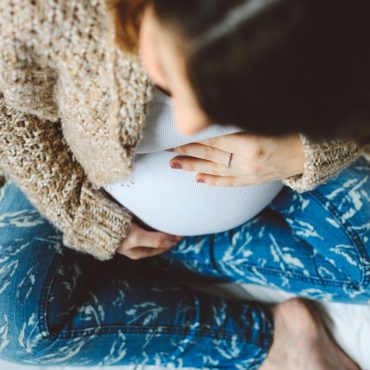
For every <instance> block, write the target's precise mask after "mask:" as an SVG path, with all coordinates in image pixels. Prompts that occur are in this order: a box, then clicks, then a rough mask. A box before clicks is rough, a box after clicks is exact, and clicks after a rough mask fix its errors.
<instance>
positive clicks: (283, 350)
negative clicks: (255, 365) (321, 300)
mask: <svg viewBox="0 0 370 370" xmlns="http://www.w3.org/2000/svg"><path fill="white" fill-rule="evenodd" d="M272 310H273V315H274V322H275V331H274V340H273V343H272V346H271V348H270V351H269V353H268V356H267V358H266V360H265V362H264V363H263V364H262V366H261V367H260V370H359V367H358V366H357V365H356V364H355V363H354V362H353V361H352V360H351V359H350V358H349V357H348V356H347V355H346V354H345V353H344V352H343V351H342V350H341V349H340V348H339V346H338V345H337V344H336V343H335V341H334V340H333V339H332V338H331V336H330V335H329V334H328V332H327V331H326V328H325V327H324V325H323V324H322V322H321V320H320V318H319V317H317V314H316V313H314V310H312V309H310V308H309V307H308V303H306V302H305V301H304V300H301V299H298V298H293V299H290V300H288V301H285V302H283V303H280V304H278V305H276V306H275V307H273V309H272Z"/></svg>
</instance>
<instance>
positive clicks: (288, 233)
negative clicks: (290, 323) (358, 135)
mask: <svg viewBox="0 0 370 370" xmlns="http://www.w3.org/2000/svg"><path fill="white" fill-rule="evenodd" d="M369 200H370V163H369V162H368V161H367V160H365V159H364V158H360V159H359V160H357V161H356V162H355V163H353V164H352V165H351V166H350V167H349V168H347V169H346V170H344V171H343V172H342V173H341V174H340V175H339V176H338V177H337V178H335V179H332V180H331V181H329V182H328V183H327V184H325V185H322V186H320V187H318V188H317V189H316V190H314V191H311V192H306V193H303V194H299V193H296V192H293V191H292V190H291V189H289V188H284V189H283V190H282V191H281V193H280V194H279V195H278V196H277V197H276V198H275V200H274V201H273V202H272V203H271V205H270V206H269V207H267V208H266V209H265V210H264V211H262V212H261V213H260V214H259V215H258V216H257V217H255V218H254V219H252V220H251V221H249V222H247V223H245V224H243V225H241V226H239V227H237V228H235V229H232V230H230V231H228V232H224V233H219V234H214V235H207V236H197V237H190V238H185V239H183V240H182V241H180V242H179V244H178V245H177V246H176V247H175V248H174V249H172V250H171V251H170V252H168V253H166V255H165V256H164V257H163V258H165V259H166V260H167V261H166V262H167V263H169V264H170V265H171V266H182V267H185V268H186V269H188V270H191V271H194V272H197V273H201V274H205V275H208V276H214V277H215V278H219V279H222V280H225V281H233V282H242V283H255V284H261V285H265V286H272V287H279V288H282V289H284V290H286V291H289V292H292V293H295V294H298V295H301V296H304V297H309V298H314V299H320V300H328V301H338V302H348V303H369V302H370V287H369V279H370V259H369V254H370V202H369Z"/></svg>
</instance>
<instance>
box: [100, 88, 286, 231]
mask: <svg viewBox="0 0 370 370" xmlns="http://www.w3.org/2000/svg"><path fill="white" fill-rule="evenodd" d="M171 104H172V103H171V98H169V97H167V96H166V95H165V94H163V93H162V92H160V91H159V90H155V93H154V97H153V100H152V101H151V102H150V104H149V111H148V115H147V118H146V122H145V127H144V129H143V138H142V139H141V141H140V143H139V146H138V149H137V152H136V156H135V159H134V168H133V171H132V173H131V176H130V178H129V179H128V180H127V181H124V182H118V183H114V184H110V185H108V186H105V187H104V188H105V190H106V191H107V192H108V193H109V194H110V195H111V196H112V197H113V198H115V199H116V200H117V201H118V202H119V203H121V204H122V205H123V206H124V207H126V208H127V209H129V210H130V211H131V212H132V213H133V214H134V215H135V216H137V217H138V218H139V219H141V220H142V221H143V222H144V223H145V224H147V225H149V226H150V227H152V228H154V229H156V230H159V231H162V232H166V233H169V234H174V235H182V236H194V235H205V234H210V233H217V232H223V231H227V230H230V229H232V228H234V227H237V226H239V225H241V224H243V223H245V222H246V221H248V220H250V219H251V218H252V217H254V216H255V215H257V214H258V213H259V212H260V211H261V210H262V209H263V208H265V207H266V206H267V205H268V204H269V203H270V202H271V200H272V199H273V198H275V196H276V195H277V194H278V192H279V191H280V190H281V189H282V187H283V185H282V183H281V182H272V183H269V184H263V185H249V186H238V187H225V186H222V187H220V186H218V187H214V186H209V185H206V184H199V183H197V182H196V181H195V176H196V173H194V172H189V171H185V170H178V169H177V170H175V169H172V168H171V167H170V165H169V162H170V160H171V159H172V158H173V157H175V156H178V154H176V153H171V152H166V151H165V150H166V149H170V148H174V147H178V146H181V145H185V144H189V143H192V142H195V141H199V140H205V139H208V138H211V137H217V136H223V135H227V134H233V133H237V132H241V131H243V130H242V129H240V128H239V127H236V126H221V125H218V124H214V125H211V126H209V127H207V128H206V129H205V130H202V131H201V132H199V133H198V134H196V135H193V136H185V135H182V134H181V133H180V132H178V131H177V129H176V127H175V123H174V119H173V115H172V105H171Z"/></svg>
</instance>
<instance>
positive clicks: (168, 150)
mask: <svg viewBox="0 0 370 370" xmlns="http://www.w3.org/2000/svg"><path fill="white" fill-rule="evenodd" d="M166 152H171V153H172V152H174V150H173V149H166Z"/></svg>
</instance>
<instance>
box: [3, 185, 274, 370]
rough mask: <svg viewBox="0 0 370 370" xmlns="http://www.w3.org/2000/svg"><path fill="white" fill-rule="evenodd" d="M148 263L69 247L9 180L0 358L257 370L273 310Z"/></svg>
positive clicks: (268, 337) (5, 202)
mask: <svg viewBox="0 0 370 370" xmlns="http://www.w3.org/2000/svg"><path fill="white" fill-rule="evenodd" d="M146 263H147V266H148V270H145V269H143V268H142V267H143V266H145V264H141V265H140V266H141V268H140V269H139V268H138V266H139V265H138V264H135V263H133V261H129V260H127V259H125V258H123V257H121V258H117V259H114V260H112V261H108V262H100V261H97V260H95V259H94V258H92V257H91V256H88V255H83V254H80V253H77V252H74V251H72V250H70V249H68V248H65V247H64V246H63V245H62V236H61V233H60V232H59V231H58V230H56V229H55V228H54V227H53V226H52V225H51V224H50V223H48V222H47V221H46V220H45V219H44V218H43V217H42V216H41V215H40V214H39V213H38V212H37V211H36V210H35V208H34V207H33V206H32V205H31V204H30V202H29V201H28V200H27V199H26V198H25V196H24V195H23V193H22V192H21V191H20V190H19V189H18V188H17V187H16V186H15V185H14V184H13V183H11V182H8V183H7V184H6V185H5V186H4V187H3V188H1V189H0V279H1V285H0V287H1V288H0V356H1V357H2V358H4V359H7V360H9V361H12V362H19V363H23V364H32V365H36V364H42V365H45V366H46V365H48V366H51V365H72V366H73V365H76V366H77V365H78V366H94V365H124V364H151V365H154V364H157V365H170V364H172V365H174V366H175V367H177V368H179V367H182V366H184V367H185V366H186V367H195V368H199V369H257V368H259V366H260V365H261V363H262V362H263V360H264V359H265V357H266V354H267V352H268V349H269V347H270V345H271V341H272V334H273V322H272V315H271V312H270V310H269V309H268V307H266V306H264V305H262V304H259V303H257V302H240V301H233V300H225V299H222V298H218V297H211V296H208V295H206V294H202V293H199V292H196V291H194V290H193V289H191V288H189V287H187V286H185V285H182V284H180V283H176V282H174V281H175V280H176V274H175V272H174V274H173V275H172V277H171V278H169V276H167V277H166V276H162V277H161V276H159V277H157V276H156V275H155V274H154V273H153V274H152V272H153V271H154V270H153V269H151V266H150V260H148V261H147V262H146Z"/></svg>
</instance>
